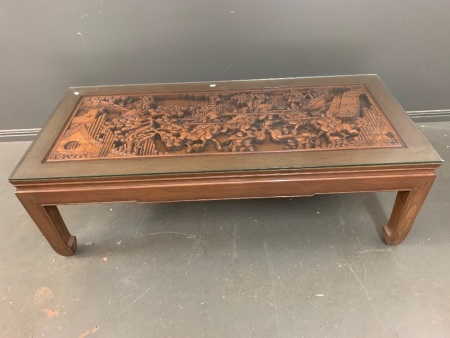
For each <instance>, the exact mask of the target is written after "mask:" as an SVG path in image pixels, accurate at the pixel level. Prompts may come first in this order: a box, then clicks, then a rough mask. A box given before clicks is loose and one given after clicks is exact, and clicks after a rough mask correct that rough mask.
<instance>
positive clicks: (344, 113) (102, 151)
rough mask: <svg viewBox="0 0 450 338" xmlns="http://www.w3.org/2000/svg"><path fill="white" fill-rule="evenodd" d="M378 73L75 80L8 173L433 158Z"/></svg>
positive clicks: (96, 173)
mask: <svg viewBox="0 0 450 338" xmlns="http://www.w3.org/2000/svg"><path fill="white" fill-rule="evenodd" d="M441 161H442V160H441V158H440V157H439V155H438V154H437V153H436V152H435V151H434V149H433V148H432V146H431V145H430V144H429V143H428V141H427V140H426V139H425V138H424V137H423V135H422V134H421V132H420V131H419V130H418V129H417V127H416V126H415V125H414V123H413V122H412V121H411V119H410V118H409V117H408V116H407V115H406V113H405V111H404V110H403V109H402V107H401V106H400V104H399V103H398V102H397V101H396V99H395V98H394V97H393V96H392V94H391V93H390V92H389V90H388V89H387V88H386V87H385V85H384V84H383V83H382V81H381V80H380V79H379V77H378V76H376V75H355V76H333V77H315V78H288V79H267V80H245V81H226V82H224V81H220V82H203V83H174V84H150V85H123V86H98V87H76V88H70V89H69V90H68V92H67V94H66V96H65V97H64V98H63V100H62V101H61V102H60V104H59V105H58V107H57V108H56V109H55V111H54V113H53V115H52V116H51V118H50V119H49V120H48V122H47V124H46V125H45V127H44V128H43V129H42V131H41V133H40V134H39V136H38V138H37V139H36V140H35V142H34V143H33V144H32V146H31V147H30V149H29V150H28V152H27V153H26V154H25V156H24V157H23V159H22V161H21V163H20V164H19V165H18V166H17V167H16V169H15V171H14V172H13V174H12V175H11V177H10V180H11V181H22V180H26V181H27V180H32V181H36V180H45V179H69V178H75V179H77V178H88V177H103V176H135V175H161V174H190V173H202V172H228V171H229V172H242V171H258V170H281V169H305V168H328V167H348V166H383V165H408V164H409V165H412V164H425V163H428V164H433V163H435V164H438V163H440V162H441Z"/></svg>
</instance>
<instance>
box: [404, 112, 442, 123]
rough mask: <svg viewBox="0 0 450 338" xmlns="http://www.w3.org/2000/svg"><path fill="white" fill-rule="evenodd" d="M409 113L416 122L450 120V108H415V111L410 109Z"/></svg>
mask: <svg viewBox="0 0 450 338" xmlns="http://www.w3.org/2000/svg"><path fill="white" fill-rule="evenodd" d="M407 113H408V115H409V117H410V118H411V119H412V120H413V121H414V122H416V123H419V122H446V121H450V109H442V110H415V111H408V112H407Z"/></svg>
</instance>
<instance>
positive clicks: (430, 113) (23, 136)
mask: <svg viewBox="0 0 450 338" xmlns="http://www.w3.org/2000/svg"><path fill="white" fill-rule="evenodd" d="M407 113H408V116H409V117H410V118H411V119H412V120H413V121H414V122H416V123H420V122H445V121H450V109H442V110H415V111H408V112H407ZM40 130H41V128H30V129H4V130H0V142H2V141H3V142H4V141H32V140H34V139H35V137H36V136H37V135H38V134H39V132H40Z"/></svg>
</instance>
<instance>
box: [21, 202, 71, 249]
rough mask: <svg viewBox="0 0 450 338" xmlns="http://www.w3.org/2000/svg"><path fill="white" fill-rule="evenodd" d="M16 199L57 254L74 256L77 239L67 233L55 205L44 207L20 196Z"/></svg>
mask: <svg viewBox="0 0 450 338" xmlns="http://www.w3.org/2000/svg"><path fill="white" fill-rule="evenodd" d="M17 197H18V198H19V200H20V202H21V203H22V204H23V206H24V208H25V210H26V211H27V212H28V214H29V215H30V217H31V218H32V219H33V221H34V222H35V223H36V225H37V226H38V228H39V230H41V232H42V234H43V235H44V237H45V238H46V239H47V241H48V243H49V244H50V245H51V246H52V248H53V249H54V250H55V251H56V252H57V253H59V254H60V255H63V256H72V255H73V254H75V251H76V249H77V238H76V237H75V236H72V235H71V234H70V233H69V230H68V229H67V227H66V225H65V224H64V221H63V219H62V217H61V214H60V213H59V210H58V208H57V207H56V205H45V206H44V205H40V204H39V203H36V202H34V201H31V200H29V199H28V198H24V197H22V196H20V195H18V196H17Z"/></svg>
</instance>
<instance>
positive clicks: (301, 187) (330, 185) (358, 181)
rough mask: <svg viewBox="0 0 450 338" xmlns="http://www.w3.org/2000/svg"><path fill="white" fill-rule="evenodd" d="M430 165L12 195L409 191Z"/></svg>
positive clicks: (212, 196) (137, 182) (103, 198)
mask: <svg viewBox="0 0 450 338" xmlns="http://www.w3.org/2000/svg"><path fill="white" fill-rule="evenodd" d="M435 176H436V174H435V170H434V169H421V170H405V171H401V170H396V171H386V172H383V171H373V172H345V173H341V174H340V173H336V172H332V173H314V174H305V173H293V174H289V175H286V174H284V175H281V174H280V175H267V176H265V175H261V174H260V175H254V176H250V175H248V176H245V175H243V176H233V177H227V176H217V177H215V176H206V177H203V178H199V177H195V178H174V179H167V178H165V179H139V178H137V179H124V180H115V181H113V180H109V181H105V180H103V181H79V182H58V183H45V184H44V183H35V184H29V185H27V184H23V185H16V188H17V191H16V194H17V195H21V196H20V197H22V198H27V199H30V200H32V201H34V202H36V203H38V204H41V205H60V204H84V203H105V202H132V201H136V202H177V201H200V200H222V199H249V198H272V197H296V196H312V195H315V194H335V193H354V192H371V191H408V190H413V189H415V188H417V187H420V185H421V184H422V183H423V182H424V180H427V179H430V178H432V179H434V177H435Z"/></svg>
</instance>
